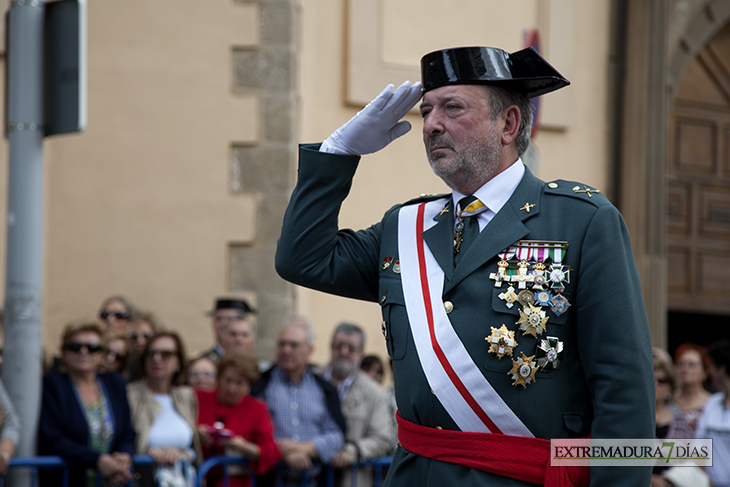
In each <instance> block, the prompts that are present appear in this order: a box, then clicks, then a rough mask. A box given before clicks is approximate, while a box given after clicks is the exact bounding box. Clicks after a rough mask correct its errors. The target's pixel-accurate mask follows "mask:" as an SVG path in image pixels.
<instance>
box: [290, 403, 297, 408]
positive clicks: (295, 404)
mask: <svg viewBox="0 0 730 487" xmlns="http://www.w3.org/2000/svg"><path fill="white" fill-rule="evenodd" d="M289 407H291V408H292V409H299V404H297V403H295V402H293V403H291V404H290V405H289Z"/></svg>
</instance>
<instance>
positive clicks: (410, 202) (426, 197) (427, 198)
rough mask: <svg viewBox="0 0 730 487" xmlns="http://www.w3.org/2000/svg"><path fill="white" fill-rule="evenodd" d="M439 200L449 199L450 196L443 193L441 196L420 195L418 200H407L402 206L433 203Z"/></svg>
mask: <svg viewBox="0 0 730 487" xmlns="http://www.w3.org/2000/svg"><path fill="white" fill-rule="evenodd" d="M441 198H451V195H450V194H449V193H443V194H422V195H421V196H419V197H418V198H413V199H412V200H408V201H406V202H405V203H403V206H406V205H414V204H417V203H423V202H424V201H433V200H438V199H441Z"/></svg>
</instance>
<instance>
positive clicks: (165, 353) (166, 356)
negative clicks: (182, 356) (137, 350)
mask: <svg viewBox="0 0 730 487" xmlns="http://www.w3.org/2000/svg"><path fill="white" fill-rule="evenodd" d="M155 355H159V356H160V358H161V359H162V360H165V361H167V360H170V358H171V357H175V356H176V355H177V352H173V351H171V350H155V349H154V348H150V349H149V350H147V357H149V358H155Z"/></svg>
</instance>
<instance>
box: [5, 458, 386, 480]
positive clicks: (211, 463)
mask: <svg viewBox="0 0 730 487" xmlns="http://www.w3.org/2000/svg"><path fill="white" fill-rule="evenodd" d="M392 459H393V457H381V458H375V459H373V460H367V461H364V462H360V463H357V464H354V465H352V467H351V471H352V485H351V487H358V485H357V472H358V469H359V468H360V467H372V468H373V471H374V482H373V487H380V485H381V482H382V476H383V468H385V467H388V466H390V462H391V461H392ZM132 461H133V464H134V465H135V466H140V465H154V464H155V461H154V459H153V458H152V457H151V456H150V455H135V456H134V457H133V458H132ZM231 465H247V461H246V459H245V458H244V457H233V456H216V457H211V458H209V459H207V460H206V461H205V462H203V464H202V465H200V467H199V468H198V472H197V479H196V480H197V481H196V483H197V486H198V487H200V486H202V485H203V480H204V479H205V476H206V475H207V474H208V473H209V472H210V470H211V469H212V468H214V467H218V466H222V467H223V485H224V487H229V483H230V472H229V468H230V466H231ZM9 468H11V469H18V468H27V469H29V472H30V487H36V486H37V485H38V470H40V469H63V484H62V485H61V486H59V487H70V486H69V465H68V463H66V461H65V460H64V459H63V458H61V457H58V456H39V457H15V458H13V459H12V460H10V465H9ZM277 468H278V469H279V470H280V471H281V470H282V469H283V468H284V467H283V465H282V464H279V466H278V467H277ZM322 468H323V469H324V475H325V478H326V486H327V487H334V478H335V475H334V469H333V468H332V467H330V466H328V465H322ZM277 477H278V479H277V483H276V485H277V487H281V486H282V485H283V478H282V477H283V476H282V475H278V476H277ZM133 482H134V481H130V482H129V483H128V484H127V486H128V487H132V486H133ZM100 483H101V479H100V478H98V477H97V485H100ZM301 485H302V486H303V487H308V486H309V472H308V471H307V470H304V471H302V472H301ZM3 486H4V477H3V476H1V475H0V487H3ZM74 487H75V486H74ZM251 487H256V476H251ZM359 487H369V486H359Z"/></svg>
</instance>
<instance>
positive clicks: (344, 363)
mask: <svg viewBox="0 0 730 487" xmlns="http://www.w3.org/2000/svg"><path fill="white" fill-rule="evenodd" d="M364 347H365V333H364V332H363V331H362V329H361V328H360V327H359V326H357V325H353V324H350V323H342V324H340V325H338V326H337V328H336V329H335V332H334V335H333V337H332V360H331V362H330V363H329V365H328V366H327V368H326V369H325V378H326V379H327V380H329V381H330V383H331V384H332V385H333V386H335V387H336V388H337V393H338V395H339V397H340V404H341V406H342V414H343V415H344V416H345V422H346V424H347V435H346V444H345V448H343V449H342V451H340V453H339V454H338V455H337V457H335V459H334V460H332V466H333V467H335V468H347V467H349V466H350V465H352V464H353V463H357V462H360V461H363V460H369V459H371V458H377V457H381V456H383V455H387V454H388V453H390V452H391V449H392V446H393V442H394V441H395V440H394V437H395V431H394V430H393V429H392V425H391V421H390V414H391V413H390V406H389V404H388V398H387V397H386V395H385V390H383V388H382V387H380V385H379V384H377V383H376V382H375V381H374V380H372V379H371V378H370V377H369V376H368V375H367V374H366V373H365V372H364V371H362V370H360V362H361V361H362V357H363V351H364ZM350 483H351V481H350V471H349V470H348V471H347V472H346V474H345V476H344V477H343V485H350ZM372 483H373V478H372V472H371V471H370V470H369V469H367V470H366V469H360V471H359V472H358V481H357V485H372Z"/></svg>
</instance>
